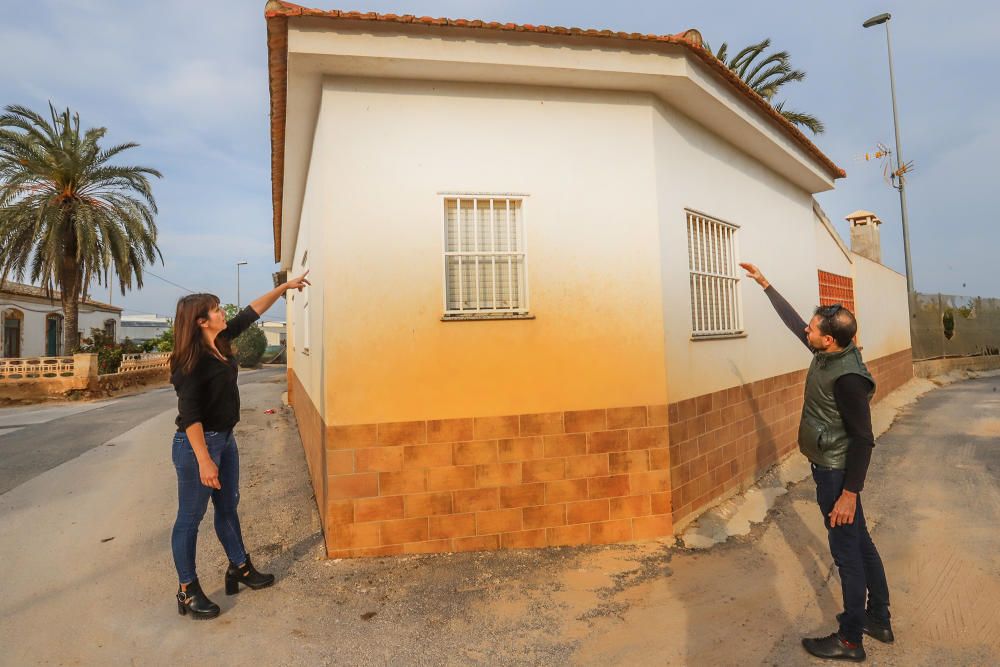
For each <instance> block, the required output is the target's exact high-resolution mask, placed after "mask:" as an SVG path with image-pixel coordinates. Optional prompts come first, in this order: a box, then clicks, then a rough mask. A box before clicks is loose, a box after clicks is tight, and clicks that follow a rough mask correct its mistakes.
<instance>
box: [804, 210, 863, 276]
mask: <svg viewBox="0 0 1000 667" xmlns="http://www.w3.org/2000/svg"><path fill="white" fill-rule="evenodd" d="M813 231H814V232H815V237H816V268H817V269H818V270H821V271H827V272H829V273H836V274H837V275H839V276H847V277H848V278H853V277H854V265H853V264H852V263H851V260H850V259H848V256H847V255H845V254H844V251H843V250H842V249H841V247H840V245H838V244H837V242H836V241H835V240H834V239H833V237H832V236H830V231H829V230H828V229H827V228H826V225H824V224H823V222H822V221H821V220H820V219H819V217H818V216H817V215H816V214H815V212H814V213H813Z"/></svg>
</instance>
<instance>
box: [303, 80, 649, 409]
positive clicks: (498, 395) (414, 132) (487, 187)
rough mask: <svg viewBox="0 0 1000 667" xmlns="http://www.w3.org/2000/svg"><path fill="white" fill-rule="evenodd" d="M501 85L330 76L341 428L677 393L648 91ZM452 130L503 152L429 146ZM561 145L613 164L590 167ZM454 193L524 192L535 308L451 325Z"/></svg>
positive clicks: (335, 380) (327, 238)
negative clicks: (446, 252)
mask: <svg viewBox="0 0 1000 667" xmlns="http://www.w3.org/2000/svg"><path fill="white" fill-rule="evenodd" d="M397 84H398V85H397ZM400 86H401V87H402V89H403V92H407V93H409V95H408V96H407V104H406V113H405V114H403V113H401V112H400V109H399V94H400V89H399V88H400ZM491 93H492V90H491V89H485V88H481V87H478V86H473V85H460V84H421V83H412V82H406V83H403V82H394V83H393V84H392V86H391V87H390V86H389V84H385V83H381V82H372V81H350V80H328V81H327V82H326V83H325V85H324V93H323V101H322V106H321V111H320V115H319V126H318V128H317V139H316V149H317V150H318V149H319V148H320V146H326V145H330V146H336V151H333V150H328V151H327V152H326V153H324V155H326V156H329V157H326V158H325V160H321V159H314V160H313V164H312V167H311V170H313V171H315V172H316V173H317V174H318V175H319V176H318V177H317V180H318V181H322V182H324V183H327V184H329V187H328V188H327V190H326V191H324V192H318V191H317V194H316V196H317V201H316V202H315V205H316V207H317V210H323V211H324V212H325V216H324V218H323V220H322V221H316V224H314V225H313V229H314V230H321V233H322V235H323V237H324V240H323V242H322V244H321V245H320V246H319V247H320V248H321V250H320V252H321V253H322V256H323V257H324V258H325V266H324V273H325V281H326V285H327V294H326V304H327V313H326V316H327V320H326V321H327V323H328V326H327V327H326V328H325V330H324V331H323V336H324V343H323V347H324V355H325V362H324V363H325V378H326V389H327V395H326V399H325V416H326V417H327V419H328V420H329V422H330V423H335V424H352V423H370V422H385V421H405V420H413V419H439V418H447V417H460V416H465V415H470V414H471V415H495V414H506V413H513V414H518V413H530V412H547V411H557V410H565V409H586V408H600V407H603V406H608V405H631V404H651V403H665V402H666V398H667V397H666V364H665V360H664V351H663V345H662V340H663V319H662V314H661V312H660V310H659V309H658V308H656V307H655V304H657V303H659V301H660V267H659V250H658V229H657V224H656V211H655V194H654V190H653V177H652V169H651V166H652V153H651V147H650V142H649V138H650V132H651V118H650V107H649V103H648V99H647V97H646V96H643V95H627V94H620V95H619V94H610V95H609V94H602V95H600V96H594V95H592V94H590V93H588V92H586V91H562V90H531V89H517V88H511V89H508V90H505V95H509V97H498V96H495V95H492V94H491ZM595 126H600V127H614V128H615V131H614V132H607V133H604V132H594V127H595ZM447 136H455V137H476V136H482V137H489V141H488V146H489V149H488V151H487V152H484V153H482V154H481V157H482V159H479V158H476V157H474V156H473V154H472V153H468V152H467V151H468V150H471V146H465V145H463V146H459V145H455V146H453V147H452V146H449V145H448V144H447V142H444V143H430V144H429V143H428V137H447ZM553 142H555V144H556V145H565V146H573V147H574V152H573V153H572V155H577V154H578V152H579V151H583V152H584V153H587V154H592V155H594V156H603V157H602V158H600V159H594V160H579V159H576V158H575V157H571V154H569V153H561V152H559V151H553V150H552V148H551V147H552V145H553ZM373 147H377V150H376V149H374V148H373ZM456 151H457V153H456ZM342 154H349V155H351V156H352V159H350V160H344V159H338V158H336V157H335V156H338V155H342ZM487 156H488V157H487ZM312 178H313V176H312V172H311V174H310V183H312ZM442 191H460V192H515V193H522V194H524V195H526V196H525V197H524V200H523V215H524V230H525V239H526V251H527V262H526V264H527V282H528V289H529V293H530V311H531V314H532V315H534V316H535V319H533V320H508V321H489V322H484V321H478V322H442V321H441V315H442V312H443V278H442V274H443V269H444V259H443V224H444V223H443V208H444V204H443V199H442V197H441V195H440V194H439V193H440V192H442ZM314 233H318V232H315V231H314ZM311 252H312V253H313V255H312V256H315V253H316V252H317V243H316V242H314V243H313V250H312V251H311ZM338 388H342V389H340V390H338Z"/></svg>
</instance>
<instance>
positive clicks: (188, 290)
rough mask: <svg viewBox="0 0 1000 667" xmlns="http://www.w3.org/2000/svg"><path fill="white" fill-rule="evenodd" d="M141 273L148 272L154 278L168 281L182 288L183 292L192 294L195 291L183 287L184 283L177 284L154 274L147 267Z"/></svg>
mask: <svg viewBox="0 0 1000 667" xmlns="http://www.w3.org/2000/svg"><path fill="white" fill-rule="evenodd" d="M143 273H147V274H149V275H151V276H153V277H154V278H159V279H160V280H162V281H163V282H165V283H170V284H171V285H173V286H174V287H180V288H181V289H182V290H184V291H185V292H190V293H191V294H194V293H195V291H194V290H193V289H188V288H187V287H184V285H178V284H177V283H175V282H174V281H172V280H167V279H166V278H164V277H163V276H158V275H156V274H155V273H153V272H152V271H149V270H148V269H147V270H146V271H144V272H143Z"/></svg>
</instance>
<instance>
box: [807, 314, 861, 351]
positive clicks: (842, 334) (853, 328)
mask: <svg viewBox="0 0 1000 667" xmlns="http://www.w3.org/2000/svg"><path fill="white" fill-rule="evenodd" d="M813 314H814V315H816V316H818V317H819V332H820V333H821V334H823V335H824V336H833V339H834V340H835V341H837V345H839V346H840V347H847V346H848V345H850V344H851V341H852V340H854V336H855V335H857V333H858V321H857V320H856V319H854V313H852V312H851V311H849V310H848V309H847V308H844V306H842V305H841V304H839V303H835V304H833V305H832V306H820V307H819V308H817V309H816V312H815V313H813Z"/></svg>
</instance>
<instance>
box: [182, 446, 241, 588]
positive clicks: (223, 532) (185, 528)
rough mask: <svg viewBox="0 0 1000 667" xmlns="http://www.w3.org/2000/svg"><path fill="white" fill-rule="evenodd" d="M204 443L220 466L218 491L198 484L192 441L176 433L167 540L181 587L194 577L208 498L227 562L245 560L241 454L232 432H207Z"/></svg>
mask: <svg viewBox="0 0 1000 667" xmlns="http://www.w3.org/2000/svg"><path fill="white" fill-rule="evenodd" d="M205 443H206V444H207V445H208V454H209V456H211V457H212V460H213V461H214V462H215V465H217V466H218V467H219V484H221V485H222V488H221V489H213V488H211V487H208V486H205V485H204V484H202V483H201V474H200V473H199V470H198V459H196V458H195V455H194V450H193V449H192V448H191V441H190V440H188V437H187V434H185V433H175V434H174V446H173V458H174V468H175V469H176V470H177V521H176V522H175V523H174V532H173V535H172V536H171V539H170V546H171V548H172V549H173V552H174V565H175V566H176V567H177V576H178V578H179V579H180V582H181V583H182V584H188V583H191V582H192V581H194V580H195V579H196V578H197V576H198V575H197V574H196V572H195V566H194V558H195V553H196V550H197V544H198V525H199V524H200V523H201V520H202V517H204V516H205V511H206V510H207V509H208V499H209V498H211V499H212V505H213V506H214V507H215V534H216V535H218V536H219V541H220V542H222V547H223V548H224V549H225V550H226V555H227V556H228V557H229V560H230V561H232V562H233V563H235V564H237V565H241V564H242V563H243V562H244V561H246V557H247V552H246V549H245V548H244V547H243V535H242V533H241V532H240V517H239V515H237V513H236V506H237V505H239V502H240V453H239V450H238V449H237V448H236V438H234V437H233V432H232V431H226V432H218V431H206V432H205Z"/></svg>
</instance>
